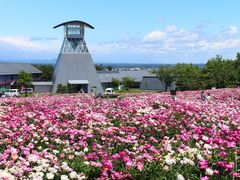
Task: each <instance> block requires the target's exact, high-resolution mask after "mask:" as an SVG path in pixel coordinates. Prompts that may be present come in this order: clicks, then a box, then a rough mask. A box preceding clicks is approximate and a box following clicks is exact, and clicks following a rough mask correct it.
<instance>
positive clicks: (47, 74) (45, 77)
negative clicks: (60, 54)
mask: <svg viewBox="0 0 240 180" xmlns="http://www.w3.org/2000/svg"><path fill="white" fill-rule="evenodd" d="M33 66H34V67H36V68H38V69H39V70H40V71H42V74H41V77H40V78H41V80H42V81H51V80H52V77H53V72H54V67H53V65H52V64H34V65H33Z"/></svg>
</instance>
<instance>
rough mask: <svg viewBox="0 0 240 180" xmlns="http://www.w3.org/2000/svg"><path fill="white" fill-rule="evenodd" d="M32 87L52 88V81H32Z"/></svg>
mask: <svg viewBox="0 0 240 180" xmlns="http://www.w3.org/2000/svg"><path fill="white" fill-rule="evenodd" d="M32 85H33V86H52V85H53V83H52V81H33V82H32Z"/></svg>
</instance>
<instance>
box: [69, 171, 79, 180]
mask: <svg viewBox="0 0 240 180" xmlns="http://www.w3.org/2000/svg"><path fill="white" fill-rule="evenodd" d="M69 176H70V178H71V179H74V178H77V177H78V175H77V173H76V172H75V171H71V173H70V174H69Z"/></svg>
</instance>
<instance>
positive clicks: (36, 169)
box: [33, 166, 43, 172]
mask: <svg viewBox="0 0 240 180" xmlns="http://www.w3.org/2000/svg"><path fill="white" fill-rule="evenodd" d="M42 169H43V168H42V166H36V167H34V168H33V170H35V171H37V172H40V171H42Z"/></svg>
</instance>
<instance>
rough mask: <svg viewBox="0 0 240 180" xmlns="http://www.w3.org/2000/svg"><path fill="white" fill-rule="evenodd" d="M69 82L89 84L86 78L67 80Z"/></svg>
mask: <svg viewBox="0 0 240 180" xmlns="http://www.w3.org/2000/svg"><path fill="white" fill-rule="evenodd" d="M68 83H69V84H89V81H88V80H68Z"/></svg>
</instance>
